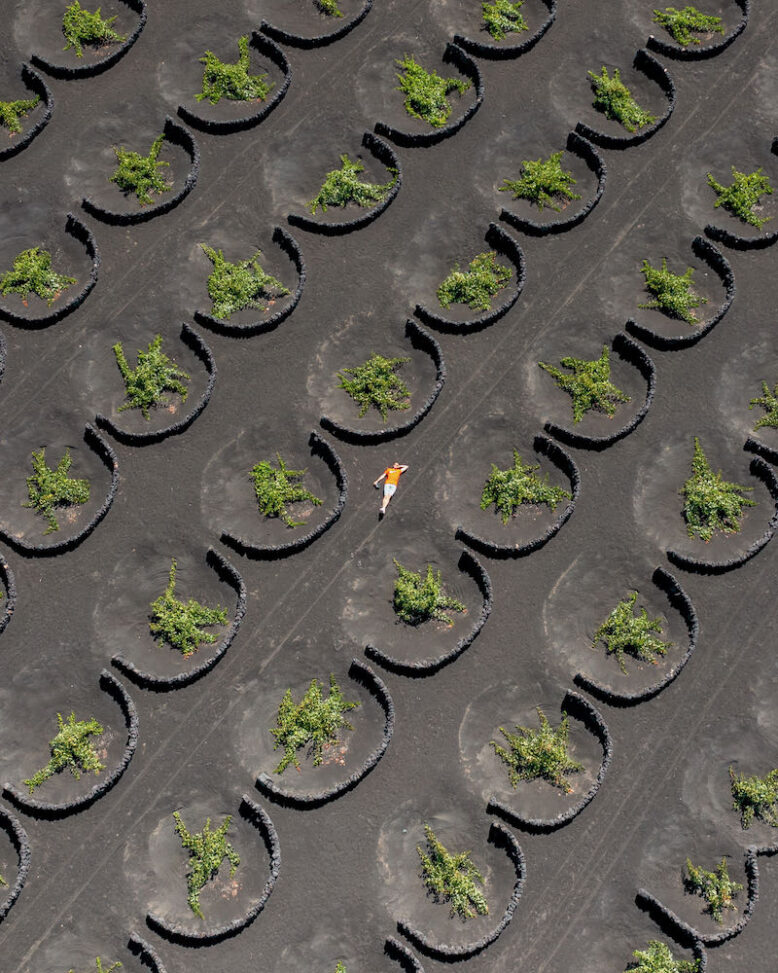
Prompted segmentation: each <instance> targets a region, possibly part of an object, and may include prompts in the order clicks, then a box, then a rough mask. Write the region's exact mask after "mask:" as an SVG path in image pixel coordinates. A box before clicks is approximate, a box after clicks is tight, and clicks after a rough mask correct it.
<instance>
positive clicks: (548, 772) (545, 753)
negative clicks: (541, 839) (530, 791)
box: [489, 707, 583, 794]
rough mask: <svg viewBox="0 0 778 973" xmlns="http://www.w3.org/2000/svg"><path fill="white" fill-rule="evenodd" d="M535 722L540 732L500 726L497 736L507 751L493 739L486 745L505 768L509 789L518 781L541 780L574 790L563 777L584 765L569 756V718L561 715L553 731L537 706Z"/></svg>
mask: <svg viewBox="0 0 778 973" xmlns="http://www.w3.org/2000/svg"><path fill="white" fill-rule="evenodd" d="M538 719H539V720H540V729H539V730H531V729H530V728H529V727H526V726H519V725H518V724H517V725H516V730H517V731H518V732H516V733H510V732H509V731H508V730H506V729H504V728H503V727H500V733H502V735H503V736H504V737H505V739H506V741H507V743H508V747H507V748H505V747H502V746H500V744H499V743H497V742H496V741H495V740H490V741H489V745H490V746H491V747H492V748H493V749H494V752H495V753H496V754H497V756H498V757H499V758H500V760H502V762H503V763H504V764H505V765H506V766H507V768H508V778H509V780H510V782H511V786H512V787H514V788H515V787H518V785H519V781H520V780H536V779H537V778H539V777H540V778H542V779H543V780H547V781H549V782H550V783H552V784H553V785H554V787H558V788H559V789H560V790H563V791H564V792H565V794H569V793H570V791H572V789H573V788H572V785H571V784H570V781H568V780H567V778H566V777H565V774H567V773H577V772H578V771H580V770H583V764H579V763H577V762H576V761H575V760H573V759H572V757H571V756H570V754H569V753H568V742H567V738H568V735H569V722H570V721H569V718H568V715H567V713H563V714H562V722H561V723H560V724H559V726H558V727H557V728H556V729H555V730H554V729H552V728H551V725H550V723H549V722H548V718H547V717H546V714H545V713H544V712H543V710H542V709H541V708H540V707H538Z"/></svg>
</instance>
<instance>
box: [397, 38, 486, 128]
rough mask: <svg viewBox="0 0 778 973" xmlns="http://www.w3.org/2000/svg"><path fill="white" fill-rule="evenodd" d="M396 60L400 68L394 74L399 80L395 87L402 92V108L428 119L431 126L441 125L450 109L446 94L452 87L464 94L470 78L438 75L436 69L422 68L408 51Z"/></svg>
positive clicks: (414, 115)
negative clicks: (403, 98)
mask: <svg viewBox="0 0 778 973" xmlns="http://www.w3.org/2000/svg"><path fill="white" fill-rule="evenodd" d="M396 63H397V65H398V66H399V67H401V68H402V70H403V73H402V74H398V75H397V80H398V81H399V82H400V85H399V87H398V89H397V90H398V91H402V92H403V94H404V95H405V110H406V111H407V112H408V114H409V115H412V116H413V117H414V118H420V119H421V120H422V121H425V122H429V124H430V125H432V127H433V128H442V127H443V126H444V125H445V124H446V122H447V121H448V117H449V115H450V114H451V111H452V108H451V105H449V103H448V101H447V99H446V96H447V95H450V94H451V92H452V91H456V92H458V93H459V94H460V95H461V94H464V92H465V91H467V89H468V88H469V87H470V82H469V81H463V80H462V79H461V78H441V76H440V75H439V74H438V73H437V72H436V71H425V70H424V68H423V67H422V66H421V65H420V64H417V62H416V61H415V60H414V59H413V58H412V57H409V56H408V55H406V56H405V57H404V58H403V59H402V60H401V61H397V62H396Z"/></svg>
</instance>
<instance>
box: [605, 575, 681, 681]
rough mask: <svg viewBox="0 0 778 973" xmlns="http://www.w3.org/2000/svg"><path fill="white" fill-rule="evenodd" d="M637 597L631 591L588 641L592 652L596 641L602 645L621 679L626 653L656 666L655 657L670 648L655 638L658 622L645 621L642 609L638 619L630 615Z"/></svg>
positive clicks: (659, 630) (644, 613)
mask: <svg viewBox="0 0 778 973" xmlns="http://www.w3.org/2000/svg"><path fill="white" fill-rule="evenodd" d="M637 597H638V593H637V591H633V592H632V595H631V596H630V597H629V598H625V599H624V600H623V601H620V602H619V603H618V605H616V607H615V608H614V609H613V611H612V612H611V613H610V615H608V617H607V618H606V619H605V621H604V622H603V623H602V625H600V627H599V628H598V629H597V631H596V632H595V633H594V639H593V640H592V647H593V648H595V647H596V646H597V643H598V642H600V641H602V642H604V643H605V650H606V653H607V654H608V655H615V656H616V660H617V661H618V663H619V668H620V669H621V671H622V672H623V673H624V674H625V675H626V673H627V666H626V664H625V662H624V656H625V655H626V654H627V653H629V655H631V656H633V657H634V658H635V659H640V660H642V661H643V662H653V663H656V661H657V660H656V656H657V655H665V654H666V653H667V650H668V649H669V648H670V647H671V646H672V644H673V643H672V642H668V641H665V640H664V639H661V638H659V637H658V636H657V635H656V634H655V633H656V632H661V631H662V622H661V620H660V619H659V618H649V617H648V612H647V611H646V609H645V608H641V609H640V614H639V615H635V614H634V609H635V602H636V601H637Z"/></svg>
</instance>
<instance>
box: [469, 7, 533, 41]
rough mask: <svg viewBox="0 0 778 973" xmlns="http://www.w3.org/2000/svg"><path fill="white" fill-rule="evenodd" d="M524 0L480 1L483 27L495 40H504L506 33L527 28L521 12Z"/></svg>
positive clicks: (519, 31)
mask: <svg viewBox="0 0 778 973" xmlns="http://www.w3.org/2000/svg"><path fill="white" fill-rule="evenodd" d="M523 6H524V0H518V3H513V2H512V0H494V3H482V4H481V9H482V11H483V16H484V27H485V28H486V30H487V31H488V32H489V33H490V34H491V35H492V37H493V38H494V39H495V40H496V41H502V40H505V37H506V35H507V34H511V33H515V34H518V33H521V31H523V30H529V27H528V26H527V23H526V21H525V20H524V17H523V15H522V13H521V8H522V7H523Z"/></svg>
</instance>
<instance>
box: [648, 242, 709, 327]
mask: <svg viewBox="0 0 778 973" xmlns="http://www.w3.org/2000/svg"><path fill="white" fill-rule="evenodd" d="M641 273H642V274H643V275H644V276H645V278H646V290H647V291H649V292H650V293H651V294H653V295H654V300H653V301H648V302H647V303H646V304H638V307H643V308H655V307H658V308H660V309H661V310H662V311H664V312H665V313H666V314H669V315H670V317H673V318H681V320H683V321H686V323H687V324H699V318H696V317H695V316H694V315H693V314H692V308H695V307H700V306H701V305H702V304H707V303H708V301H707V298H704V297H700V296H699V295H698V294H695V293H694V291H693V290H692V289H691V287H692V275H693V274H694V270H693V269H692V268H691V267H687V268H686V273H684V274H672V273H670V271H669V270H668V269H667V260H666V259H665V257H662V268H661V270H660V269H659V268H658V267H652V266H651V264H650V263H649V262H648V261H647V260H644V261H643V266H642V268H641Z"/></svg>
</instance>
